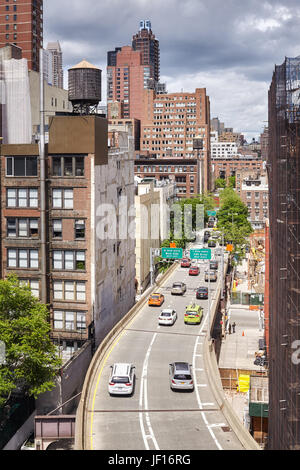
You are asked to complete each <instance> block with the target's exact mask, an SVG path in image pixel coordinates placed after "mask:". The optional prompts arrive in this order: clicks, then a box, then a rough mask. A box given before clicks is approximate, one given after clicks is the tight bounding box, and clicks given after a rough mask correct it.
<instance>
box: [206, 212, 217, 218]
mask: <svg viewBox="0 0 300 470" xmlns="http://www.w3.org/2000/svg"><path fill="white" fill-rule="evenodd" d="M207 215H208V216H210V217H216V215H217V213H216V211H207Z"/></svg>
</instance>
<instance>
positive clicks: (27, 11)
mask: <svg viewBox="0 0 300 470" xmlns="http://www.w3.org/2000/svg"><path fill="white" fill-rule="evenodd" d="M9 43H11V44H14V45H16V46H19V47H20V48H21V49H22V57H23V58H25V59H27V61H28V68H29V70H35V71H36V72H38V71H39V51H40V49H41V48H43V0H18V1H17V2H16V1H4V0H2V1H1V2H0V47H4V46H6V45H7V44H9Z"/></svg>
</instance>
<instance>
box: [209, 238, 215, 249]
mask: <svg viewBox="0 0 300 470" xmlns="http://www.w3.org/2000/svg"><path fill="white" fill-rule="evenodd" d="M216 245H217V244H216V242H215V240H211V239H210V240H208V246H209V247H210V248H215V246H216Z"/></svg>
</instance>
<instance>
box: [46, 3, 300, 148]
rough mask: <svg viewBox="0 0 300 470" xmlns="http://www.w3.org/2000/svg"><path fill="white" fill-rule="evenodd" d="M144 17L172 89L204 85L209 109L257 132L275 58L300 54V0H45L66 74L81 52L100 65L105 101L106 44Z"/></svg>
mask: <svg viewBox="0 0 300 470" xmlns="http://www.w3.org/2000/svg"><path fill="white" fill-rule="evenodd" d="M141 19H149V20H150V21H151V23H152V31H153V32H154V34H155V35H156V37H157V39H159V41H160V62H161V81H162V82H166V83H167V90H168V91H169V92H176V91H181V90H184V91H190V92H192V91H194V90H195V88H196V87H200V88H202V87H205V88H206V89H207V93H208V95H209V96H210V101H211V117H215V116H218V117H219V118H220V120H221V121H223V122H225V125H226V126H227V127H233V128H234V130H235V131H238V132H243V133H244V134H245V135H246V138H247V139H248V141H250V140H251V139H252V137H257V136H259V134H260V133H261V132H262V130H263V127H264V125H266V121H267V119H268V110H267V106H268V105H267V100H268V89H269V86H270V82H271V79H272V74H273V70H274V65H275V64H281V63H282V62H283V61H284V58H285V56H287V57H295V56H298V55H300V2H299V0H281V1H280V0H269V1H264V0H151V1H150V0H84V1H83V0H44V46H45V47H46V45H47V42H48V41H55V40H59V41H60V44H61V47H62V50H63V62H64V70H65V76H66V77H65V78H67V69H68V68H69V67H70V66H72V65H75V64H76V63H78V62H79V61H81V60H82V59H83V58H85V59H86V60H88V61H89V62H91V63H93V64H94V65H96V66H98V67H100V68H101V69H102V71H103V82H104V83H103V87H102V97H103V104H105V101H106V84H105V81H106V57H107V51H109V50H114V48H115V47H117V46H124V45H131V39H132V35H133V34H134V33H136V32H137V31H138V27H139V21H140V20H141Z"/></svg>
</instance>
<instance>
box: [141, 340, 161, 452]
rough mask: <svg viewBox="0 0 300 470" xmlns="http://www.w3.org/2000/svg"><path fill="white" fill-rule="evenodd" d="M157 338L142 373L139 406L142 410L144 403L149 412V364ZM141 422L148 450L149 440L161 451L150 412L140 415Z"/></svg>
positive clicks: (148, 353) (147, 355) (147, 356)
mask: <svg viewBox="0 0 300 470" xmlns="http://www.w3.org/2000/svg"><path fill="white" fill-rule="evenodd" d="M156 336H157V333H155V334H154V335H153V337H152V340H151V343H150V345H149V348H148V350H147V352H146V356H145V360H144V364H143V372H142V376H141V386H140V399H139V404H140V408H142V406H143V402H144V410H148V392H147V373H148V362H149V357H150V353H151V349H152V346H153V343H154V341H155V338H156ZM144 415H145V421H146V425H147V427H148V433H147V434H146V433H145V426H144V422H143V416H144ZM139 421H140V428H141V433H142V437H143V441H144V444H145V447H146V450H149V444H148V440H150V439H151V440H152V442H153V444H154V447H155V450H159V446H158V443H157V440H156V438H155V435H154V432H153V429H152V426H151V421H150V415H149V413H148V411H146V413H141V412H140V413H139ZM147 436H148V437H147ZM149 436H150V437H149Z"/></svg>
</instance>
